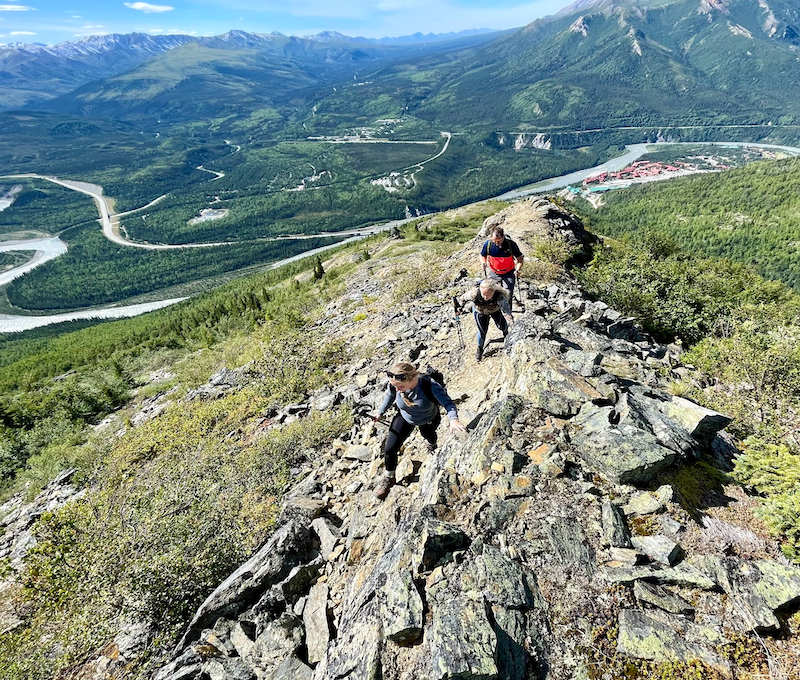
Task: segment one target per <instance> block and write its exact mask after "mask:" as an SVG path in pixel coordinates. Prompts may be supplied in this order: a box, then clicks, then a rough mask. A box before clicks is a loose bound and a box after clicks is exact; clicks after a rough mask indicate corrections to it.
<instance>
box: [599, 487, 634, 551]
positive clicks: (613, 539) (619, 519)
mask: <svg viewBox="0 0 800 680" xmlns="http://www.w3.org/2000/svg"><path fill="white" fill-rule="evenodd" d="M601 517H602V522H603V545H608V546H612V547H614V548H631V547H633V544H632V543H631V532H630V531H629V530H628V525H627V523H626V522H625V515H624V513H623V512H622V510H620V508H619V506H617V505H615V504H614V503H612V502H611V501H610V500H608V499H606V500H604V501H603V509H602V515H601Z"/></svg>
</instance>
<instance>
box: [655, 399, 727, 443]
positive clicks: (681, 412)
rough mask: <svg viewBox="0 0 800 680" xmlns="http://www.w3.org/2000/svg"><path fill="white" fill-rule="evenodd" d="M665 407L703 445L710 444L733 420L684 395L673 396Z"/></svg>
mask: <svg viewBox="0 0 800 680" xmlns="http://www.w3.org/2000/svg"><path fill="white" fill-rule="evenodd" d="M663 409H664V412H665V413H666V414H667V415H668V416H669V417H670V418H672V419H673V420H675V421H677V422H679V423H680V424H681V425H682V426H683V427H684V428H686V430H687V431H688V432H689V434H690V435H691V436H692V438H694V439H696V440H697V441H698V442H699V443H700V444H702V445H703V446H710V445H711V442H712V441H713V439H714V437H715V436H716V435H717V432H719V431H720V430H722V429H724V428H726V427H727V426H728V425H730V424H731V423H732V422H733V419H732V418H729V417H728V416H725V415H722V414H721V413H717V412H716V411H712V410H711V409H707V408H704V407H703V406H700V405H699V404H695V403H694V402H693V401H689V400H688V399H684V398H683V397H677V396H673V397H672V399H671V401H670V402H668V403H665V404H664V406H663Z"/></svg>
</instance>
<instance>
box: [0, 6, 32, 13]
mask: <svg viewBox="0 0 800 680" xmlns="http://www.w3.org/2000/svg"><path fill="white" fill-rule="evenodd" d="M32 9H33V7H28V6H27V5H0V12H27V11H29V10H32Z"/></svg>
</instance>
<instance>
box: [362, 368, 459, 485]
mask: <svg viewBox="0 0 800 680" xmlns="http://www.w3.org/2000/svg"><path fill="white" fill-rule="evenodd" d="M386 375H387V376H389V384H388V385H387V386H386V394H385V396H384V398H383V402H382V403H381V405H380V407H379V408H378V413H377V415H376V416H374V420H378V418H380V417H381V416H382V415H383V414H384V413H386V411H387V410H388V409H389V407H390V406H391V405H392V403H393V402H394V404H395V406H397V408H398V409H399V412H398V413H397V415H395V417H394V418H393V419H392V424H391V425H390V426H389V434H388V436H387V437H386V444H385V445H384V456H385V461H384V465H385V468H386V474H385V475H384V476H383V477H382V478H381V480H380V481H379V482H378V483H377V484H376V486H375V496H376V497H377V498H380V499H381V500H383V499H384V498H386V496H388V495H389V489H391V488H392V487H393V486H394V483H395V469H396V468H397V454H398V453H399V451H400V447H401V446H402V445H403V444H404V443H405V441H406V439H408V438H409V436H411V433H412V432H413V431H414V428H415V427H419V432H420V434H421V435H422V437H423V439H424V440H425V441H426V442H427V444H428V450H429V451H435V450H436V428H437V427H438V426H439V423H441V422H442V414H441V412H440V411H439V404H441V405H442V406H444V408H445V410H446V411H447V417H448V418H449V419H450V430H451V431H456V432H466V431H467V428H466V427H464V426H463V425H462V424H461V423H460V422H459V420H458V412H457V411H456V405H455V404H454V403H453V400H452V399H451V398H450V396H449V395H448V394H447V392H446V391H445V389H444V387H442V386H441V385H440V384H439V383H438V382H436V381H435V380H432V379H431V378H430V377H428V376H427V375H422V374H421V373H420V372H419V371H418V370H417V369H416V368H415V367H414V366H413V364H409V363H406V362H401V363H398V364H395V365H394V366H392V368H391V370H389V371H386Z"/></svg>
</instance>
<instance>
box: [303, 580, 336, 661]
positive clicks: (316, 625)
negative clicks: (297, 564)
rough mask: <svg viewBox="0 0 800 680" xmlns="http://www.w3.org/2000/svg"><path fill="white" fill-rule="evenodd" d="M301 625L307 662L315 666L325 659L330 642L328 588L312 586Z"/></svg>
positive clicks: (319, 585) (322, 585)
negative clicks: (306, 650)
mask: <svg viewBox="0 0 800 680" xmlns="http://www.w3.org/2000/svg"><path fill="white" fill-rule="evenodd" d="M303 624H304V625H305V628H306V646H307V647H308V660H309V662H310V663H312V664H316V663H318V662H319V661H321V660H322V659H323V658H324V657H325V653H326V651H327V650H328V643H329V642H330V640H331V629H330V624H329V622H328V586H327V584H325V583H317V584H316V585H314V586H312V588H311V591H310V592H309V594H308V600H306V606H305V607H304V609H303Z"/></svg>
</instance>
